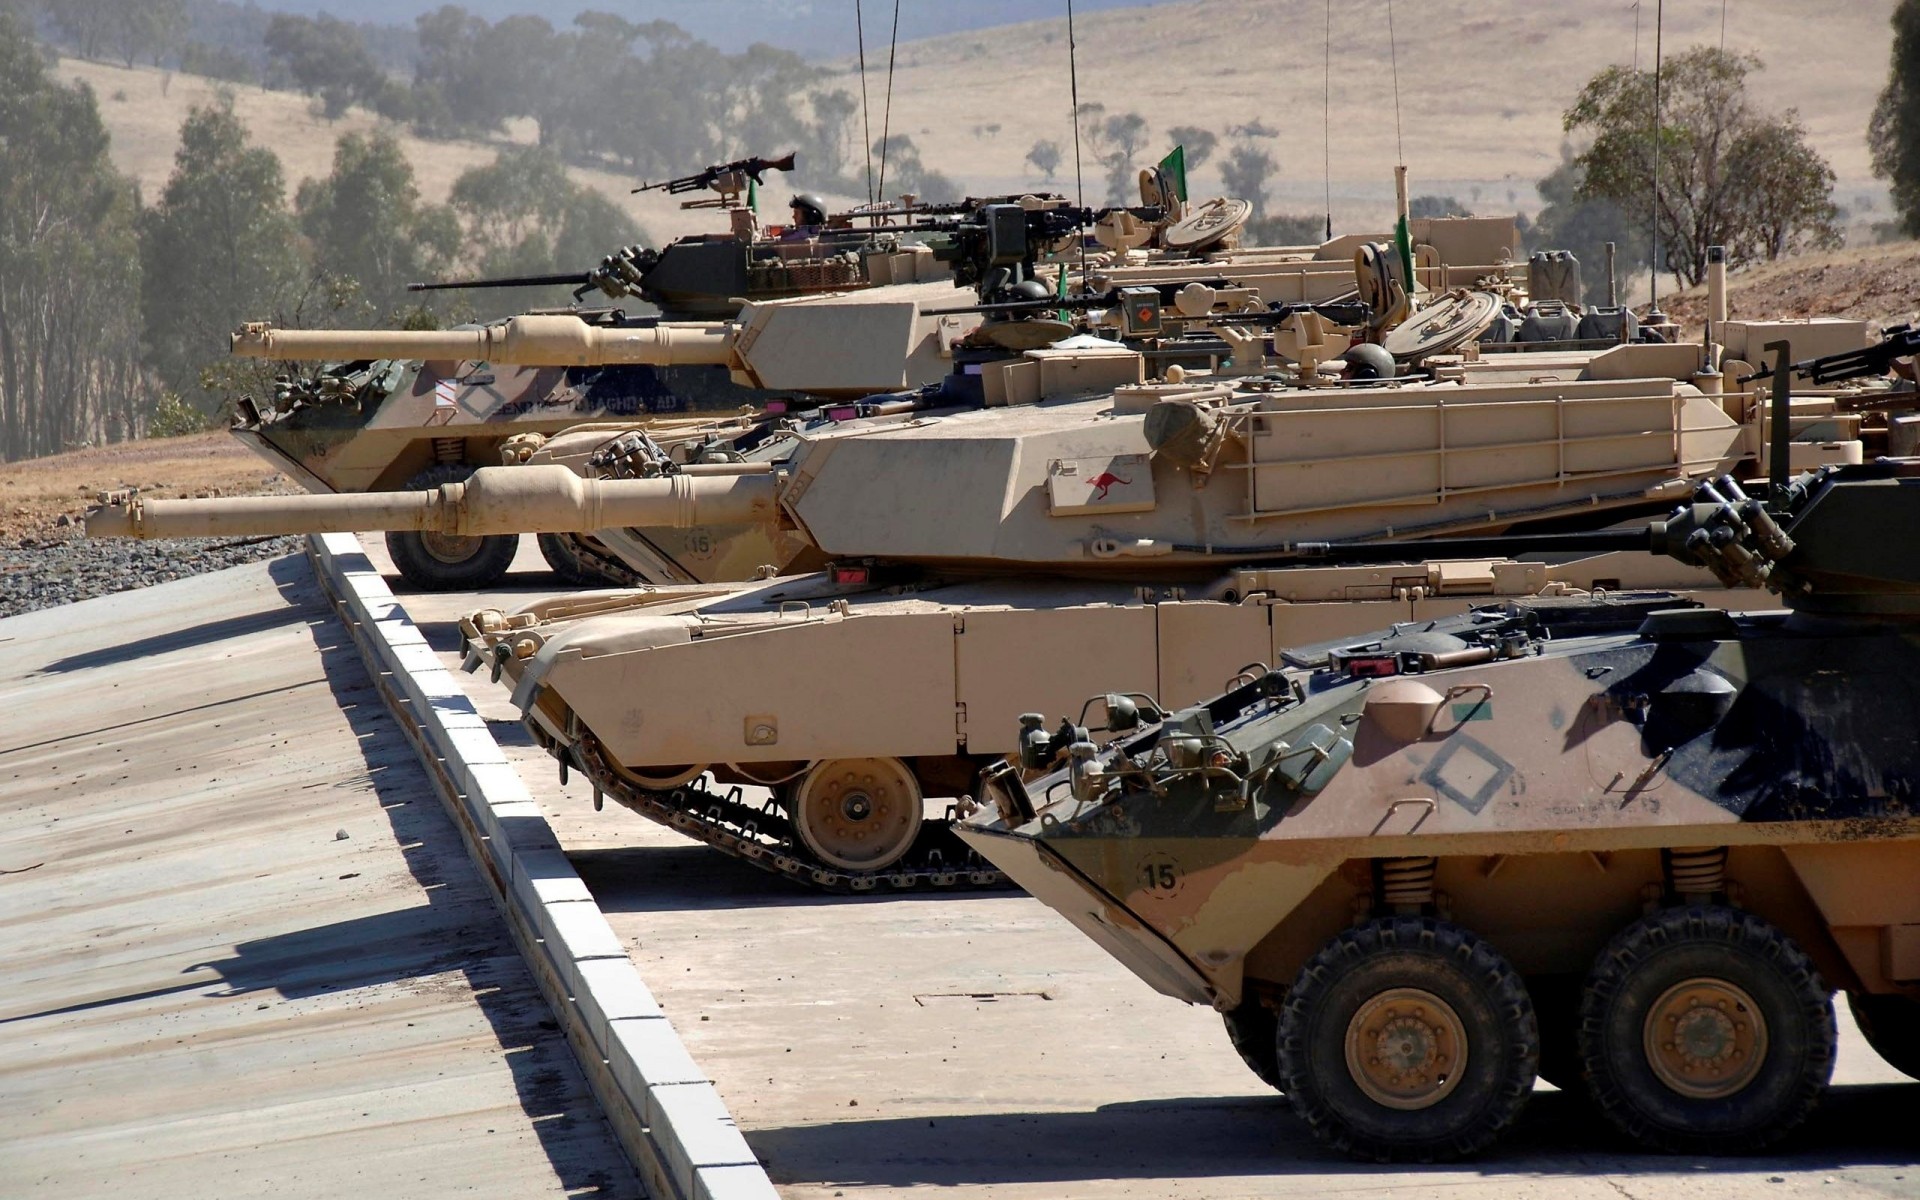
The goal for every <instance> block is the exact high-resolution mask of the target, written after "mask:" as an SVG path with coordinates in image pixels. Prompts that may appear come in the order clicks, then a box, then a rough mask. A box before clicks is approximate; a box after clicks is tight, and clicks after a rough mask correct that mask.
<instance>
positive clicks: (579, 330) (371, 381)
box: [233, 281, 978, 588]
mask: <svg viewBox="0 0 1920 1200" xmlns="http://www.w3.org/2000/svg"><path fill="white" fill-rule="evenodd" d="M956 296H958V297H964V298H970V294H969V293H967V292H965V291H956V290H955V288H954V286H953V285H952V283H951V282H950V281H949V282H933V283H926V284H906V285H900V286H897V287H890V288H886V289H882V290H879V291H869V292H865V293H859V294H856V295H854V296H820V297H812V298H808V299H806V300H802V301H783V302H769V303H763V304H755V305H749V306H747V307H746V308H745V309H743V310H742V311H741V312H740V313H739V314H738V316H737V317H736V318H735V319H734V320H732V321H724V322H721V321H715V322H666V321H658V320H654V319H650V318H649V319H641V320H629V319H627V318H625V317H623V316H621V315H620V314H619V313H617V312H614V311H611V310H601V311H587V312H577V313H575V312H566V313H529V314H524V315H521V316H517V317H513V318H510V319H508V320H506V321H502V322H496V323H494V324H490V325H483V326H476V327H465V328H461V329H454V330H445V331H409V330H290V329H289V330H282V329H272V328H270V327H268V326H265V325H249V326H246V327H244V328H243V329H241V330H240V331H239V332H238V333H236V334H235V335H234V338H233V353H235V354H236V355H241V356H245V357H254V358H267V359H276V360H283V361H310V362H325V363H333V364H336V365H334V366H333V367H332V368H331V369H328V370H325V371H323V372H321V373H320V374H318V375H316V376H311V377H306V378H300V379H295V378H292V377H287V378H284V379H283V381H282V383H281V385H280V387H279V389H278V392H277V394H276V396H275V399H274V402H273V404H272V405H271V406H269V407H268V408H266V409H264V410H262V409H261V408H260V407H259V406H258V405H256V404H255V403H254V402H252V401H250V400H243V401H242V402H241V404H240V405H239V407H238V409H237V415H236V421H235V425H234V427H233V433H234V434H235V436H237V437H239V438H240V439H241V440H242V441H244V442H246V443H247V444H248V445H249V446H250V447H252V448H253V449H254V451H255V452H256V453H258V454H260V455H261V457H263V458H265V459H266V460H267V461H269V462H271V463H273V464H274V466H275V467H277V468H278V469H279V470H281V471H283V472H285V473H286V474H287V475H289V476H290V477H292V478H293V479H295V480H297V481H299V482H300V483H301V484H302V485H303V486H305V487H306V488H307V490H309V491H311V492H319V493H326V492H342V493H352V492H369V491H386V490H396V489H409V488H410V489H420V488H427V487H434V486H437V485H439V484H442V483H450V482H457V481H459V480H461V479H464V478H466V477H467V476H468V475H469V474H471V472H472V471H473V470H474V469H475V468H476V467H478V466H483V465H489V464H497V463H500V462H501V461H502V460H503V452H504V451H505V450H506V449H507V447H508V444H509V443H510V442H514V441H516V440H522V441H523V440H524V439H526V438H527V437H528V436H529V435H541V436H551V435H554V434H557V433H560V432H562V431H563V430H567V429H571V428H574V427H576V426H579V425H581V424H583V423H586V422H593V421H608V420H619V421H621V422H622V423H623V426H624V427H625V428H627V429H630V430H635V431H639V432H643V433H644V434H645V435H646V436H647V437H648V438H650V439H652V440H653V441H654V442H656V443H659V444H660V445H663V446H668V447H672V446H677V445H683V444H699V445H702V446H708V445H711V444H713V443H714V442H715V441H717V440H731V439H737V438H747V439H749V440H750V441H752V442H754V443H755V444H758V443H760V442H763V441H764V440H765V431H764V430H761V429H760V426H761V424H762V422H761V421H760V420H759V419H758V418H759V417H760V415H761V414H760V412H759V410H757V409H754V408H744V407H742V401H743V400H746V399H756V400H758V401H759V402H760V404H761V405H763V406H771V407H772V408H774V409H775V410H784V409H785V408H787V407H789V406H791V407H793V408H795V409H802V408H805V407H807V406H808V403H809V402H808V401H803V400H797V399H789V400H784V401H783V400H780V399H778V398H780V397H788V398H792V397H799V396H814V397H859V396H865V395H869V394H874V393H887V392H893V391H897V390H899V389H902V388H911V387H918V386H920V385H923V384H928V383H932V382H935V381H938V380H940V379H942V378H944V377H945V376H946V374H947V373H948V371H949V369H950V366H951V364H950V362H949V359H948V357H947V347H948V345H949V344H950V343H951V341H952V340H953V339H954V338H956V337H959V336H961V335H963V334H964V333H965V332H966V331H967V330H968V329H970V328H971V327H972V325H973V324H974V323H977V320H978V318H973V319H971V320H970V319H968V318H967V317H965V316H963V315H956V316H947V317H938V318H932V317H930V318H922V317H920V315H919V306H920V305H921V304H922V303H927V302H930V301H932V300H934V299H935V298H938V299H939V300H942V301H946V302H948V303H951V302H952V301H953V300H954V298H955V297H956ZM821 345H842V346H851V347H854V348H856V349H855V351H854V352H852V353H842V354H836V355H823V354H821V353H819V351H818V347H819V346H821ZM679 366H688V367H699V368H701V370H702V371H703V372H704V374H703V375H702V376H701V378H703V379H706V380H707V381H708V383H710V384H711V385H712V386H710V387H707V386H705V385H703V387H702V389H700V390H698V391H696V393H694V394H691V395H689V394H682V393H684V389H682V392H679V393H677V392H674V391H671V390H668V389H666V388H665V387H663V386H662V385H661V384H660V379H661V377H660V376H659V375H658V374H657V373H656V372H657V371H659V370H663V369H668V368H674V367H679ZM812 403H817V401H813V402H812ZM517 546H518V539H517V538H515V537H512V536H510V535H500V536H497V537H494V538H491V539H486V540H478V541H476V540H472V539H456V538H451V537H445V536H440V535H436V534H426V535H418V534H411V533H407V534H399V535H396V536H395V537H394V538H391V539H389V549H390V551H391V552H392V554H393V558H394V562H395V564H396V566H398V567H399V568H400V570H401V572H402V574H404V575H405V576H406V577H407V579H408V580H409V581H410V582H412V583H414V584H415V585H416V586H419V587H425V588H458V587H464V588H478V587H485V586H488V585H489V584H491V583H493V582H495V581H497V580H498V579H499V577H500V576H501V575H502V574H503V573H504V572H505V571H506V569H507V566H508V565H509V564H510V563H511V562H512V560H513V555H514V552H515V550H516V548H517ZM542 550H543V551H544V552H545V554H546V556H547V558H548V560H549V561H550V562H551V563H552V565H553V566H554V567H555V568H556V569H558V570H560V571H561V572H562V574H563V575H576V574H579V573H581V567H580V565H579V564H580V556H579V554H578V552H577V551H576V550H575V549H574V548H573V546H572V544H571V543H570V542H569V541H567V540H566V539H562V538H559V537H557V536H556V537H551V538H548V539H545V540H543V542H542ZM764 561H776V560H775V559H756V562H764ZM778 561H784V560H778ZM635 569H636V570H641V571H644V569H645V568H644V565H636V567H635ZM616 578H624V577H621V576H616ZM645 578H648V579H651V580H653V581H658V582H670V581H682V580H684V579H686V578H687V576H686V575H685V574H680V575H675V574H671V573H670V574H667V575H664V576H645Z"/></svg>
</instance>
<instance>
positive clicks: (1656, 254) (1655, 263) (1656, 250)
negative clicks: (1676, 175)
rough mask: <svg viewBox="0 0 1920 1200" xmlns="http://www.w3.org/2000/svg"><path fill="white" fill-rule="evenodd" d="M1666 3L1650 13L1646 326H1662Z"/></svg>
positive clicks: (1664, 1)
mask: <svg viewBox="0 0 1920 1200" xmlns="http://www.w3.org/2000/svg"><path fill="white" fill-rule="evenodd" d="M1666 9H1667V0H1659V3H1658V4H1657V5H1655V6H1654V10H1653V200H1652V203H1653V246H1652V249H1651V250H1650V251H1649V253H1648V255H1647V274H1648V278H1649V282H1648V285H1647V323H1648V324H1649V325H1653V324H1664V321H1663V320H1662V318H1663V316H1664V314H1662V313H1661V311H1660V35H1661V31H1662V25H1663V24H1664V22H1665V20H1666V15H1667V14H1666Z"/></svg>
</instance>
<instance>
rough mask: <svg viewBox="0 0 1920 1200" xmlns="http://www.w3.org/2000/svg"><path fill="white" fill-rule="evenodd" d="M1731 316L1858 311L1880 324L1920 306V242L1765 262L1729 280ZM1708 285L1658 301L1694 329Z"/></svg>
mask: <svg viewBox="0 0 1920 1200" xmlns="http://www.w3.org/2000/svg"><path fill="white" fill-rule="evenodd" d="M1727 301H1728V305H1729V307H1730V308H1731V309H1732V315H1733V316H1735V317H1774V316H1778V317H1859V318H1862V319H1865V320H1868V321H1876V322H1879V323H1880V324H1882V325H1888V324H1898V323H1900V322H1902V321H1910V320H1912V319H1913V318H1914V315H1915V313H1916V312H1920V242H1895V243H1893V244H1891V245H1886V246H1864V247H1861V248H1859V249H1856V250H1841V251H1837V252H1835V253H1831V254H1806V255H1802V256H1800V257H1798V258H1788V259H1782V260H1781V261H1779V262H1774V263H1763V264H1761V265H1759V266H1756V267H1753V268H1751V269H1749V270H1745V271H1740V272H1737V273H1736V274H1734V275H1732V276H1731V277H1729V279H1728V280H1727ZM1706 303H1707V298H1706V290H1705V289H1704V288H1690V289H1688V290H1687V291H1685V292H1682V293H1680V294H1679V295H1678V296H1675V297H1673V299H1671V300H1662V301H1661V307H1663V308H1665V309H1666V310H1667V312H1668V313H1669V314H1671V315H1674V316H1677V317H1679V318H1680V319H1681V320H1682V321H1683V322H1684V323H1685V324H1686V326H1687V328H1688V329H1690V330H1698V329H1699V328H1700V323H1701V321H1702V319H1703V318H1704V317H1705V315H1706Z"/></svg>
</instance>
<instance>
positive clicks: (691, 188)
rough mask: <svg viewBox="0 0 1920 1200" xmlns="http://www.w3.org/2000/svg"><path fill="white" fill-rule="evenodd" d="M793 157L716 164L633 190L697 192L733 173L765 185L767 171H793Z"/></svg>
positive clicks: (668, 192) (741, 160) (642, 185)
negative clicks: (690, 173)
mask: <svg viewBox="0 0 1920 1200" xmlns="http://www.w3.org/2000/svg"><path fill="white" fill-rule="evenodd" d="M793 157H794V156H793V155H792V154H788V155H787V156H786V157H785V158H742V159H736V160H735V161H733V162H730V163H716V164H714V165H713V166H711V167H708V168H707V169H706V170H704V171H699V172H696V173H695V174H692V175H682V176H680V177H679V178H678V179H667V180H662V181H661V182H659V183H643V184H641V185H640V186H639V187H637V188H634V189H633V190H634V191H635V192H656V191H664V192H666V193H667V194H668V195H678V194H680V193H681V192H697V191H699V190H700V189H701V188H704V187H710V186H712V185H713V183H714V182H715V181H716V180H718V179H719V178H720V177H721V176H723V175H731V174H733V173H734V172H739V173H740V174H743V175H747V176H750V177H751V178H752V179H753V181H754V182H755V183H765V182H766V180H765V179H763V178H761V176H762V175H764V174H765V173H766V172H768V171H791V170H793Z"/></svg>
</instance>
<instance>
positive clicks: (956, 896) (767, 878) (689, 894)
mask: <svg viewBox="0 0 1920 1200" xmlns="http://www.w3.org/2000/svg"><path fill="white" fill-rule="evenodd" d="M612 808H613V806H612V805H609V806H608V809H609V812H608V813H607V814H605V815H609V816H612V817H615V818H618V817H620V816H621V815H622V814H619V813H615V812H613V811H612ZM627 819H629V820H634V821H641V820H644V819H645V818H643V817H639V816H629V817H628V818H627ZM567 859H568V861H570V862H572V863H573V869H574V870H575V871H577V872H579V874H580V878H581V879H583V880H585V881H586V884H587V890H588V891H590V892H592V893H593V898H594V899H595V900H596V901H598V902H599V904H600V907H601V909H602V910H604V911H606V912H609V913H616V912H686V911H689V910H698V909H734V908H805V907H815V906H821V907H835V908H837V907H839V906H841V905H846V904H912V903H915V902H923V903H934V902H937V903H940V904H954V903H959V902H964V901H966V900H968V899H1001V900H1003V899H1005V898H1006V897H1008V896H1012V895H1018V894H1019V892H1018V890H1017V889H1015V888H1014V887H1012V886H1011V885H1009V886H1007V887H1001V888H965V889H960V890H955V891H938V890H935V889H934V888H931V887H927V888H921V889H918V890H914V891H906V892H892V891H889V892H879V893H875V894H872V895H865V896H841V895H834V894H831V893H826V892H818V891H814V890H813V889H811V888H809V887H807V886H805V885H804V884H800V883H796V882H794V881H793V880H791V879H788V878H787V877H786V876H784V875H776V874H774V873H773V872H771V871H763V870H761V869H760V868H759V867H756V866H754V865H753V864H751V863H748V862H744V861H742V860H740V859H737V858H732V857H729V856H728V855H725V854H722V853H720V852H719V851H717V850H713V849H709V848H708V847H706V846H702V845H698V844H695V843H692V842H689V843H687V844H685V845H674V846H621V847H615V848H608V849H597V850H569V851H568V852H567Z"/></svg>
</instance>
